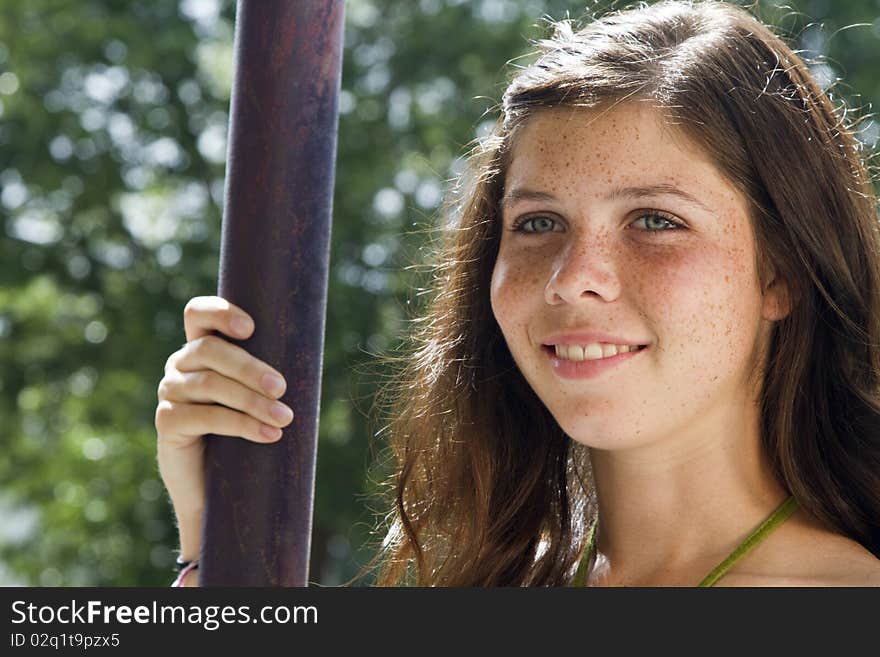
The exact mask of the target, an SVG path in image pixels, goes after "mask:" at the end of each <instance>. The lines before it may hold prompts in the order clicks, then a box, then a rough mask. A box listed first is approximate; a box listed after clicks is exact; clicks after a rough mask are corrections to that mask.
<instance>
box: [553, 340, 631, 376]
mask: <svg viewBox="0 0 880 657" xmlns="http://www.w3.org/2000/svg"><path fill="white" fill-rule="evenodd" d="M593 342H602V341H601V340H595V339H594V340H593ZM555 344H566V343H563V342H558V343H555ZM613 344H627V343H625V342H617V343H613ZM647 350H648V347H647V346H645V347H643V348H642V349H639V350H638V351H628V352H626V353H625V354H617V355H615V356H609V357H608V358H597V359H595V360H581V361H577V360H567V359H563V358H559V357H557V356H556V350H555V349H554V348H553V346H552V345H541V351H543V352H544V353H545V354H547V357H548V358H549V359H550V365H551V367H552V368H553V372H554V373H555V374H556V375H557V376H559V377H560V378H562V379H594V378H596V377H598V376H600V375H602V374H604V373H605V372H607V371H608V370H610V369H612V368H615V367H617V366H618V365H623V364H624V363H626V362H627V361H628V360H630V359H631V358H635V357H636V356H638V355H639V354H641V353H642V352H643V351H647Z"/></svg>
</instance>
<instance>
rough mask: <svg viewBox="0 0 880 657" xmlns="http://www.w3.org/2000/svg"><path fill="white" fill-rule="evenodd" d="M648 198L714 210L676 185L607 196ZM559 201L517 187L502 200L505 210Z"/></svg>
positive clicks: (630, 189) (621, 190)
mask: <svg viewBox="0 0 880 657" xmlns="http://www.w3.org/2000/svg"><path fill="white" fill-rule="evenodd" d="M646 196H675V197H676V198H679V199H681V200H682V201H685V202H686V203H690V204H691V205H696V206H697V207H700V208H702V209H703V210H705V211H706V212H713V210H712V209H711V208H710V207H709V206H707V205H706V204H705V203H703V202H702V201H701V200H700V199H698V198H697V197H696V196H694V195H693V194H689V193H688V192H686V191H684V190H683V189H679V188H678V187H676V186H675V185H669V184H666V183H660V184H657V185H643V186H639V187H615V188H614V189H612V190H611V191H610V192H609V193H608V194H606V195H605V199H606V200H609V201H613V200H617V199H638V198H644V197H646ZM557 200H558V199H557V198H556V197H555V196H553V194H550V193H548V192H540V191H537V190H533V189H526V188H523V187H515V188H513V189H511V190H510V191H508V192H506V193H505V194H504V197H503V198H502V199H501V207H502V208H504V207H506V206H508V205H512V204H513V203H516V202H518V201H557Z"/></svg>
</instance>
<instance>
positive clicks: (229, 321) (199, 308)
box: [183, 297, 254, 342]
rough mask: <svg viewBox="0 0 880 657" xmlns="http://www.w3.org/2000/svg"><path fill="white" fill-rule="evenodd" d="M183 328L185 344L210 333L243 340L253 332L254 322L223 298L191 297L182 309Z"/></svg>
mask: <svg viewBox="0 0 880 657" xmlns="http://www.w3.org/2000/svg"><path fill="white" fill-rule="evenodd" d="M183 328H184V332H185V333H186V341H187V342H192V341H193V340H196V339H198V338H200V337H202V336H203V335H210V334H211V332H212V331H220V332H221V333H225V334H226V335H228V336H230V337H233V338H238V339H245V338H247V337H249V336H250V335H251V333H253V331H254V320H253V318H252V317H251V316H250V315H248V314H247V313H246V312H245V311H244V310H242V309H241V308H239V307H238V306H236V305H235V304H232V303H229V302H228V301H227V300H226V299H224V298H223V297H193V298H192V299H190V300H189V301H188V302H187V304H186V307H185V308H184V309H183Z"/></svg>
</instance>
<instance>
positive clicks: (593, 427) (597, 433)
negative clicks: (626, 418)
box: [557, 417, 647, 450]
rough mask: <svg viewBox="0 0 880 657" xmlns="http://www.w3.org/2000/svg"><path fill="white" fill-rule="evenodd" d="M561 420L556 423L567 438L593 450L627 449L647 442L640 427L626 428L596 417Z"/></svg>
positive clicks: (618, 422)
mask: <svg viewBox="0 0 880 657" xmlns="http://www.w3.org/2000/svg"><path fill="white" fill-rule="evenodd" d="M562 419H563V420H564V421H560V418H558V417H557V422H558V423H559V426H560V427H561V428H562V430H563V431H564V432H565V434H566V435H567V436H568V437H569V438H571V439H572V440H574V441H575V442H578V443H581V444H582V445H586V446H587V447H591V448H593V449H603V450H605V449H607V450H618V449H628V448H631V447H638V446H639V445H641V444H643V443H645V442H647V441H646V436H645V432H644V431H643V430H642V429H641V428H640V427H637V426H627V424H626V423H624V422H621V421H620V420H617V421H615V420H614V419H612V418H601V419H600V418H598V417H594V418H584V417H581V418H578V419H575V418H571V417H568V418H562Z"/></svg>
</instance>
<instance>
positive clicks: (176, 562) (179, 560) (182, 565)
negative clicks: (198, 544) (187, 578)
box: [174, 556, 199, 572]
mask: <svg viewBox="0 0 880 657" xmlns="http://www.w3.org/2000/svg"><path fill="white" fill-rule="evenodd" d="M193 561H195V562H196V563H198V561H199V558H198V557H196V558H195V559H192V560H190V561H184V560H183V559H182V558H181V557H179V556H178V557H177V559H175V560H174V565H175V567H176V568H177V572H180V571H181V570H183V569H184V568H186V567H187V566H188V565H190V564H191V563H193Z"/></svg>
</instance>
